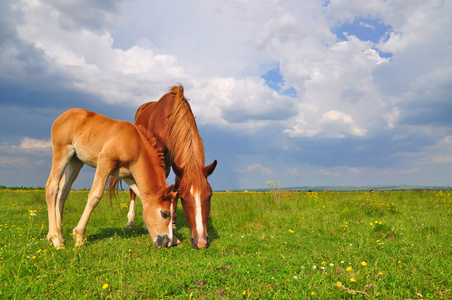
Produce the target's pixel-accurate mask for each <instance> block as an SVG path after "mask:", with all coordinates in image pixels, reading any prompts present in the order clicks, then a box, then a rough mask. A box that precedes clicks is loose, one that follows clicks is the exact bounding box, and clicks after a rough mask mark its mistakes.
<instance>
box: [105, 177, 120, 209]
mask: <svg viewBox="0 0 452 300" xmlns="http://www.w3.org/2000/svg"><path fill="white" fill-rule="evenodd" d="M121 183H122V180H121V179H119V178H116V177H112V176H110V179H108V192H109V194H110V203H111V198H115V199H117V195H118V194H117V193H116V191H117V190H118V187H119V186H120V185H121V188H122V184H121Z"/></svg>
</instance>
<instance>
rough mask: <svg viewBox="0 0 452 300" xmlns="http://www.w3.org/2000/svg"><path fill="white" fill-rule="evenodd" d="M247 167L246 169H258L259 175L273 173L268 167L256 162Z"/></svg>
mask: <svg viewBox="0 0 452 300" xmlns="http://www.w3.org/2000/svg"><path fill="white" fill-rule="evenodd" d="M247 169H248V171H254V170H258V171H259V172H260V174H261V175H274V173H273V171H272V170H271V169H270V168H268V167H264V166H262V165H260V164H257V163H256V164H253V165H251V166H249V167H248V168H247Z"/></svg>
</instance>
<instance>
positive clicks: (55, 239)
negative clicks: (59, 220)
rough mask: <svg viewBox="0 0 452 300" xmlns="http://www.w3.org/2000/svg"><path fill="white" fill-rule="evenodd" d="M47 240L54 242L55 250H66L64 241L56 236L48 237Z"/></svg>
mask: <svg viewBox="0 0 452 300" xmlns="http://www.w3.org/2000/svg"><path fill="white" fill-rule="evenodd" d="M47 240H48V241H49V242H52V244H53V247H55V248H60V249H61V248H64V244H63V241H62V239H60V238H59V237H58V236H57V235H56V234H54V235H48V236H47Z"/></svg>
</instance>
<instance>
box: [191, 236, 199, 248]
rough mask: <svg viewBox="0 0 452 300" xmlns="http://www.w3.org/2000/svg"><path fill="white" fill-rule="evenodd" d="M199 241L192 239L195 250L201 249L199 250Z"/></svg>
mask: <svg viewBox="0 0 452 300" xmlns="http://www.w3.org/2000/svg"><path fill="white" fill-rule="evenodd" d="M197 244H198V239H196V240H195V239H194V238H191V245H192V246H193V248H195V249H199V248H198V245H197Z"/></svg>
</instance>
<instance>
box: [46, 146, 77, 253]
mask: <svg viewBox="0 0 452 300" xmlns="http://www.w3.org/2000/svg"><path fill="white" fill-rule="evenodd" d="M74 153H75V151H74V149H73V148H72V146H66V147H58V146H54V148H53V153H52V169H51V170H50V175H49V179H48V180H47V183H46V188H45V189H46V202H47V211H48V215H49V232H48V233H47V240H48V241H50V242H52V243H53V246H54V247H64V245H63V242H62V240H61V239H62V237H61V236H60V235H59V231H58V228H57V222H56V207H55V204H56V201H57V197H58V194H59V193H60V191H59V184H60V180H61V177H62V176H63V174H64V169H65V168H66V166H67V165H68V164H69V161H70V160H71V157H72V156H73V155H74Z"/></svg>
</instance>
